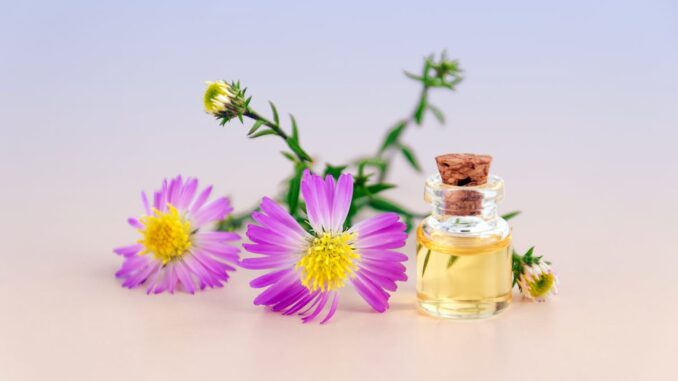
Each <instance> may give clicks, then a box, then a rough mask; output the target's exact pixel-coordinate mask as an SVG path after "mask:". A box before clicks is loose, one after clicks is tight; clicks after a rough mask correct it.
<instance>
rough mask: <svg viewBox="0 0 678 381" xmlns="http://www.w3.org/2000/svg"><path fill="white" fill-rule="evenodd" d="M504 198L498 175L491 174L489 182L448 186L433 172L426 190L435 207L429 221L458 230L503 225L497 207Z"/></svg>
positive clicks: (502, 186) (501, 183)
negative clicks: (477, 184)
mask: <svg viewBox="0 0 678 381" xmlns="http://www.w3.org/2000/svg"><path fill="white" fill-rule="evenodd" d="M503 197H504V182H503V180H502V179H501V178H500V177H498V176H495V175H490V176H489V177H488V181H487V183H485V184H483V185H479V186H472V187H466V186H452V185H447V184H444V183H442V181H441V179H440V176H439V175H433V176H431V177H429V178H428V180H427V181H426V187H425V193H424V199H425V200H426V201H427V202H428V203H429V204H430V205H431V208H432V213H431V216H430V217H429V219H428V220H429V222H430V223H433V224H435V225H437V226H440V227H444V228H445V230H449V231H457V232H463V231H476V230H487V229H490V230H491V229H494V228H496V227H497V226H499V225H502V222H503V220H502V219H501V218H500V217H499V215H498V209H497V206H498V204H499V203H500V202H501V201H502V199H503ZM503 223H505V222H503Z"/></svg>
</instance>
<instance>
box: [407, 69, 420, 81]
mask: <svg viewBox="0 0 678 381" xmlns="http://www.w3.org/2000/svg"><path fill="white" fill-rule="evenodd" d="M403 72H404V73H405V75H406V76H407V77H408V78H411V79H414V80H415V81H421V80H422V79H424V78H423V77H420V76H418V75H416V74H412V73H410V72H408V71H403Z"/></svg>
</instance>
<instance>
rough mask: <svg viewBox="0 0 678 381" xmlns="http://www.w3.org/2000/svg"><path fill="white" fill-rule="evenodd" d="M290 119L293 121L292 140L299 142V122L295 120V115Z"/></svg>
mask: <svg viewBox="0 0 678 381" xmlns="http://www.w3.org/2000/svg"><path fill="white" fill-rule="evenodd" d="M290 119H291V120H292V139H294V141H295V142H298V141H299V127H298V126H297V120H296V119H294V115H292V114H290Z"/></svg>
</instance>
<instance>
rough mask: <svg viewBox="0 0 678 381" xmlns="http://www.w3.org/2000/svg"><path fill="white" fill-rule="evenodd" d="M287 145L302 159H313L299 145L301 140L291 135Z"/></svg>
mask: <svg viewBox="0 0 678 381" xmlns="http://www.w3.org/2000/svg"><path fill="white" fill-rule="evenodd" d="M287 146H289V147H290V149H291V150H292V152H294V153H295V154H297V156H299V158H301V159H302V160H306V161H312V160H311V157H310V156H308V154H307V153H306V152H305V151H304V150H303V149H302V148H301V147H300V146H299V142H297V141H296V140H294V139H292V138H291V137H289V138H287Z"/></svg>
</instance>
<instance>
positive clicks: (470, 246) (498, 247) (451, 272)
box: [417, 226, 513, 319]
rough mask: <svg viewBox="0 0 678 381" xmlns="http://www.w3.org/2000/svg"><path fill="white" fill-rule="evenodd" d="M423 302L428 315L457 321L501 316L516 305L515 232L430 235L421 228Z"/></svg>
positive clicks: (419, 295)
mask: <svg viewBox="0 0 678 381" xmlns="http://www.w3.org/2000/svg"><path fill="white" fill-rule="evenodd" d="M417 243H418V245H417V300H418V308H419V309H420V310H422V311H424V312H425V313H427V314H430V315H433V316H437V317H446V318H457V319H476V318H483V317H489V316H492V315H496V314H498V313H499V312H501V311H502V310H504V309H506V308H507V307H508V306H509V304H510V303H511V290H512V288H513V287H512V273H511V249H510V246H511V236H510V235H509V236H508V237H504V238H502V237H496V236H495V237H483V238H481V237H458V236H451V235H449V234H440V235H435V234H434V235H433V236H431V237H426V236H425V235H424V233H423V231H422V229H421V226H420V227H419V229H418V230H417Z"/></svg>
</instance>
